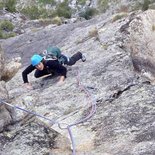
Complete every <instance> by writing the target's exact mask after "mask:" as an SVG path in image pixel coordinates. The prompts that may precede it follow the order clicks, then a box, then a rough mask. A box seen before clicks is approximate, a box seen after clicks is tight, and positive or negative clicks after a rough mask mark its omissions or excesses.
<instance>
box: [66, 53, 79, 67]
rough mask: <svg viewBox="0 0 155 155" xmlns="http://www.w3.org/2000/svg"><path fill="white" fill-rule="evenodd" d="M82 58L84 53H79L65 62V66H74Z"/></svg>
mask: <svg viewBox="0 0 155 155" xmlns="http://www.w3.org/2000/svg"><path fill="white" fill-rule="evenodd" d="M81 58H82V53H81V52H77V53H75V54H74V55H73V56H72V57H70V58H69V59H68V60H66V61H65V62H64V64H65V65H68V66H72V65H74V64H75V63H76V62H77V61H78V60H80V59H81Z"/></svg>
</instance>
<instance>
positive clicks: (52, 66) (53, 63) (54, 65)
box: [22, 60, 67, 83]
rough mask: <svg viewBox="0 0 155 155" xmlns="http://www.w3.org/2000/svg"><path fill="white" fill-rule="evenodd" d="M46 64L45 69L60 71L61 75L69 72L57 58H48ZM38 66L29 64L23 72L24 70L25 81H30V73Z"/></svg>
mask: <svg viewBox="0 0 155 155" xmlns="http://www.w3.org/2000/svg"><path fill="white" fill-rule="evenodd" d="M43 64H44V69H49V70H51V71H52V72H55V73H58V74H59V75H60V76H65V77H66V74H67V69H66V68H65V67H64V66H62V65H61V64H59V62H58V61H57V60H48V61H47V60H46V61H44V62H43ZM35 69H36V68H35V67H34V66H32V65H30V66H28V67H27V68H26V69H25V70H24V71H23V72H22V77H23V81H24V83H28V74H29V73H31V72H32V71H33V70H35Z"/></svg>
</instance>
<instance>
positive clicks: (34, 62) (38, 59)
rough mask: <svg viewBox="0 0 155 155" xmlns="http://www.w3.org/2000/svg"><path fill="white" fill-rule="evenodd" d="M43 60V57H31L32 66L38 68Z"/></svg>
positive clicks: (35, 55) (36, 55)
mask: <svg viewBox="0 0 155 155" xmlns="http://www.w3.org/2000/svg"><path fill="white" fill-rule="evenodd" d="M42 60H43V57H41V56H40V55H38V54H34V55H33V56H32V57H31V64H32V66H36V65H38V64H39V63H40V62H41V61H42Z"/></svg>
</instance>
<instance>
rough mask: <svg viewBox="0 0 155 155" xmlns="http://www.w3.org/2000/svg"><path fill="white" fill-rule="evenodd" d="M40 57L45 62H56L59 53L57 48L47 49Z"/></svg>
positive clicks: (59, 55)
mask: <svg viewBox="0 0 155 155" xmlns="http://www.w3.org/2000/svg"><path fill="white" fill-rule="evenodd" d="M41 55H42V56H43V57H44V59H45V60H58V59H59V58H60V57H61V51H60V49H59V48H58V47H48V48H47V49H46V50H44V51H43V53H42V54H41Z"/></svg>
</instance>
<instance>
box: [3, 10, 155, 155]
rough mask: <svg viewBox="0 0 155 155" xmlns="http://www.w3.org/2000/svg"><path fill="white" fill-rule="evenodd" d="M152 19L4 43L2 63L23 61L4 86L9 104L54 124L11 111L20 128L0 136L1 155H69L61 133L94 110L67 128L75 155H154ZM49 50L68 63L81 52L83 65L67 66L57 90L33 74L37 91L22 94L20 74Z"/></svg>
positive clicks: (85, 25) (102, 21)
mask: <svg viewBox="0 0 155 155" xmlns="http://www.w3.org/2000/svg"><path fill="white" fill-rule="evenodd" d="M154 13H155V11H153V10H148V11H146V12H133V13H130V14H128V15H127V16H126V17H123V18H122V19H119V20H116V21H113V18H114V17H113V16H110V17H105V16H104V15H103V16H99V17H97V18H94V19H92V20H90V21H85V22H81V23H75V24H67V25H61V26H59V27H50V26H48V27H46V28H44V29H43V30H40V31H38V32H36V33H29V34H23V35H21V36H18V37H15V38H11V39H8V40H6V41H3V49H4V51H5V53H6V56H7V57H9V56H10V55H13V56H15V57H17V56H20V57H21V58H22V67H21V69H20V70H19V71H18V72H17V74H16V75H15V76H14V77H13V78H12V79H11V80H9V81H8V82H7V83H6V88H7V91H8V98H9V99H10V100H9V101H10V103H11V104H13V105H17V106H20V107H22V108H25V109H28V110H30V111H35V112H37V113H39V114H41V115H43V116H46V117H48V118H50V119H51V121H52V123H51V122H49V121H47V120H44V119H41V118H39V117H34V116H32V115H28V114H26V113H25V112H23V111H19V110H15V116H16V121H17V122H18V123H15V124H14V126H9V127H8V128H7V130H5V132H3V133H1V134H0V136H1V138H2V139H3V142H0V145H1V147H0V148H1V154H2V155H11V154H16V155H19V154H21V152H22V154H23V155H27V154H35V155H42V154H49V155H51V154H52V155H53V154H54V155H60V154H64V155H65V154H66V155H68V154H71V149H72V147H71V142H70V138H69V135H68V132H67V130H66V129H62V128H66V127H67V125H70V124H73V123H75V122H76V121H79V120H81V119H83V118H85V117H86V116H88V115H89V113H91V105H94V104H95V102H96V106H97V111H96V113H95V114H94V115H93V117H91V119H89V121H87V122H83V123H81V124H79V125H77V126H74V127H72V128H71V129H72V133H73V137H74V141H75V147H76V154H77V155H84V154H85V155H154V153H155V139H154V134H155V133H154V127H155V121H154V120H155V116H154V103H155V101H154V91H155V86H154V83H153V81H154V57H155V56H154V44H153V42H154V28H153V27H154V21H155V16H154ZM50 45H55V46H58V47H60V48H61V50H62V52H63V53H64V54H66V55H68V56H71V55H72V54H74V53H75V52H77V51H81V52H82V53H84V54H85V55H86V57H87V61H86V62H82V61H79V62H77V63H76V64H75V65H74V66H72V67H69V66H67V69H68V73H67V78H66V80H65V82H64V84H63V85H61V86H60V85H57V78H55V77H46V78H40V79H35V78H34V76H33V73H32V74H30V75H29V81H30V82H31V84H32V85H33V88H34V89H33V90H27V89H26V88H25V87H23V84H22V83H23V81H22V77H21V72H22V71H23V70H24V69H25V67H26V66H27V65H28V64H30V57H31V56H32V54H34V53H36V52H38V53H39V52H40V51H42V50H43V49H45V48H46V47H47V46H50ZM148 75H149V76H148ZM85 90H86V92H85ZM87 93H88V94H89V95H88V94H87ZM54 122H55V123H54ZM58 122H59V123H60V124H61V127H62V128H59V127H58ZM39 126H41V127H40V128H39ZM7 139H8V140H7ZM6 144H7V145H6ZM17 144H18V145H17ZM15 146H16V147H15Z"/></svg>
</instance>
